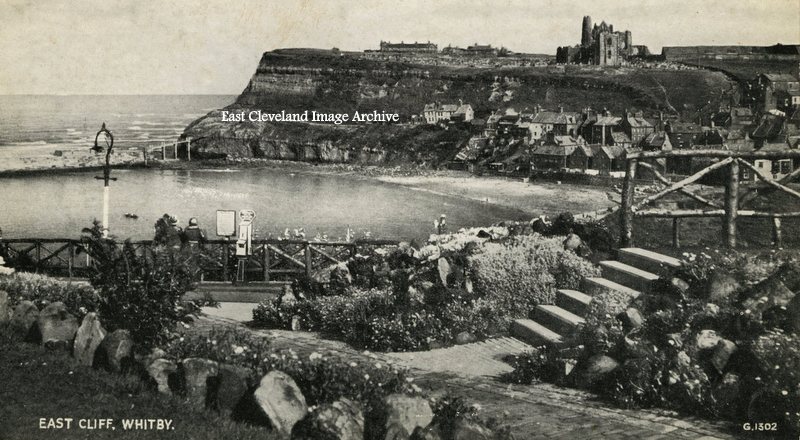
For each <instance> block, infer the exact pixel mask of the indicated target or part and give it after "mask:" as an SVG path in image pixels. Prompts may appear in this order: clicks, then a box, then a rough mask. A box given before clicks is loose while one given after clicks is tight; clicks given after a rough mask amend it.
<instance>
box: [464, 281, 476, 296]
mask: <svg viewBox="0 0 800 440" xmlns="http://www.w3.org/2000/svg"><path fill="white" fill-rule="evenodd" d="M464 290H466V291H467V293H469V294H470V295H472V292H474V291H475V288H474V287H473V286H472V280H471V279H470V278H469V277H466V278H465V279H464Z"/></svg>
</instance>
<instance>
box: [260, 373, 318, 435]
mask: <svg viewBox="0 0 800 440" xmlns="http://www.w3.org/2000/svg"><path fill="white" fill-rule="evenodd" d="M253 398H254V399H255V402H256V404H257V405H258V406H259V408H260V409H261V411H262V412H263V414H264V415H265V416H266V417H267V419H268V420H269V422H270V424H271V425H272V428H273V429H274V430H275V431H276V432H278V433H279V434H281V435H283V436H286V437H288V436H289V435H290V434H291V432H292V427H294V425H295V423H297V422H298V421H300V420H301V419H303V418H304V417H305V416H306V413H307V412H308V405H307V404H306V398H305V396H303V393H301V392H300V388H299V387H298V386H297V384H296V383H295V382H294V380H293V379H292V378H291V377H289V375H288V374H286V373H283V372H281V371H270V372H269V373H267V375H266V376H264V377H262V378H261V382H260V383H259V386H258V388H257V389H256V390H255V392H254V393H253Z"/></svg>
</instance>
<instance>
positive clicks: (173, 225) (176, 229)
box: [164, 216, 183, 249]
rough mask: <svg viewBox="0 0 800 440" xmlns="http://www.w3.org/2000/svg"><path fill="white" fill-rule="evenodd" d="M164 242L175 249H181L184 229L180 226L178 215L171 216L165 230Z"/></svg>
mask: <svg viewBox="0 0 800 440" xmlns="http://www.w3.org/2000/svg"><path fill="white" fill-rule="evenodd" d="M164 244H165V245H166V246H167V247H169V248H173V249H180V248H181V245H182V244H183V230H181V227H180V226H178V218H177V217H174V216H172V217H170V218H169V225H168V227H167V228H166V230H165V231H164Z"/></svg>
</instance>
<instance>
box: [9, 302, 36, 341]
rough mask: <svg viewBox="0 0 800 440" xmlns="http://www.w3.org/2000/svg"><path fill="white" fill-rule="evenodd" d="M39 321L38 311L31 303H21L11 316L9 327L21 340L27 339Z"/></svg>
mask: <svg viewBox="0 0 800 440" xmlns="http://www.w3.org/2000/svg"><path fill="white" fill-rule="evenodd" d="M38 319H39V309H37V308H36V305H35V304H34V303H32V302H31V301H27V300H25V301H21V302H20V303H19V304H17V306H16V307H15V308H14V313H13V314H12V315H11V326H12V327H13V328H14V329H15V331H16V332H17V334H18V335H19V336H21V337H22V338H27V337H28V336H29V335H30V333H31V330H32V329H33V328H34V324H36V321H37V320H38Z"/></svg>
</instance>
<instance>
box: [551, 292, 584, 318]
mask: <svg viewBox="0 0 800 440" xmlns="http://www.w3.org/2000/svg"><path fill="white" fill-rule="evenodd" d="M591 302H592V297H591V296H589V295H587V294H585V293H583V292H578V291H577V290H569V289H559V290H558V291H557V292H556V305H557V306H559V307H561V308H562V309H564V310H567V311H569V312H572V313H574V314H576V315H578V316H582V315H583V314H584V313H586V311H587V310H588V307H589V303H591Z"/></svg>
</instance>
